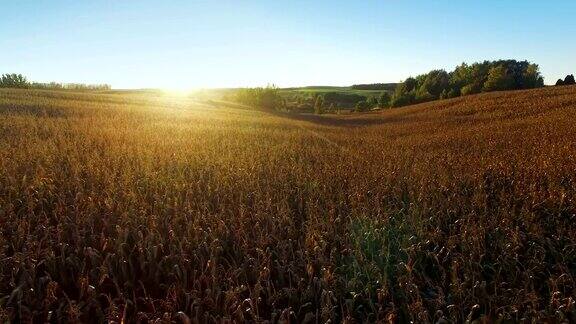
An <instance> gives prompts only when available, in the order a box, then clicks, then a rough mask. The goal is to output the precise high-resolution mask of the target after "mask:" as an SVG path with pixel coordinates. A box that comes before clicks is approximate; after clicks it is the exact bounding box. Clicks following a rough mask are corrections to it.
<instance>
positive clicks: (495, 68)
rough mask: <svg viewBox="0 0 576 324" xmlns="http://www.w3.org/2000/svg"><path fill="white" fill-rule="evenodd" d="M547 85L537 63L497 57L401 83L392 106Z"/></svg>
mask: <svg viewBox="0 0 576 324" xmlns="http://www.w3.org/2000/svg"><path fill="white" fill-rule="evenodd" d="M543 86H544V79H543V77H542V75H541V74H540V69H539V67H538V65H537V64H534V63H530V62H528V61H516V60H498V61H484V62H478V63H474V64H471V65H468V64H466V63H462V64H461V65H459V66H457V67H456V68H455V69H454V71H451V72H446V71H445V70H433V71H430V72H429V73H426V74H422V75H419V76H417V77H410V78H408V79H406V80H405V81H404V82H402V83H400V84H399V85H398V86H397V87H396V89H395V90H394V94H393V95H392V98H391V100H390V105H391V106H392V107H400V106H406V105H410V104H415V103H421V102H426V101H431V100H436V99H447V98H454V97H459V96H466V95H471V94H476V93H481V92H491V91H502V90H518V89H532V88H539V87H543Z"/></svg>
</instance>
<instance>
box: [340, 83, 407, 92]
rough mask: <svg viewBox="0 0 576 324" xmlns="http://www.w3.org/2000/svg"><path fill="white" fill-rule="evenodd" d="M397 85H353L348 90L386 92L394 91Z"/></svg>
mask: <svg viewBox="0 0 576 324" xmlns="http://www.w3.org/2000/svg"><path fill="white" fill-rule="evenodd" d="M397 85H398V84H397V83H369V84H354V85H352V86H351V87H350V88H351V89H353V90H387V91H394V90H395V89H396V86H397Z"/></svg>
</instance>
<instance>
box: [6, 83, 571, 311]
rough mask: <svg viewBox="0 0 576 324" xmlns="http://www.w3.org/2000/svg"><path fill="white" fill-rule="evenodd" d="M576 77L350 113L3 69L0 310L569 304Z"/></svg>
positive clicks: (552, 307)
mask: <svg viewBox="0 0 576 324" xmlns="http://www.w3.org/2000/svg"><path fill="white" fill-rule="evenodd" d="M575 125H576V87H555V88H545V89H539V90H530V91H517V92H502V93H490V94H484V95H478V96H471V97H463V98H456V99H451V100H446V101H438V102H432V103H427V104H422V105H417V106H413V107H407V108H401V109H394V110H389V111H385V112H383V113H369V114H358V115H353V116H320V117H318V116H303V115H300V116H298V115H284V114H270V113H264V112H257V111H249V110H240V109H234V108H226V107H211V106H203V105H200V104H198V103H195V102H193V101H191V100H189V99H185V98H176V97H168V96H166V97H163V96H147V95H143V94H129V95H120V94H113V95H106V94H82V93H70V92H50V91H26V90H0V261H1V262H0V320H2V321H5V320H11V321H13V322H22V321H27V320H29V319H34V320H35V321H38V322H43V321H47V320H56V319H62V320H68V321H81V322H86V321H104V320H110V321H117V322H119V321H124V322H126V321H128V322H132V321H135V320H137V319H139V320H141V321H145V320H147V321H153V320H156V319H159V320H163V321H173V322H186V321H187V320H189V321H191V322H217V321H222V320H235V321H239V322H243V321H265V320H271V321H278V320H292V321H295V322H306V321H312V322H314V321H322V322H326V321H327V320H332V321H333V322H340V321H343V320H344V319H355V320H357V321H359V322H362V321H369V322H374V321H378V320H379V321H392V322H406V321H409V320H412V321H414V322H435V321H438V320H440V319H445V320H448V321H453V322H462V321H465V320H467V319H469V320H475V319H480V318H484V319H510V320H514V321H520V320H521V319H537V321H544V320H549V321H552V322H554V321H560V320H571V321H574V320H576V318H575V309H574V307H575V305H574V296H575V295H576V282H575V276H576V201H575V199H576V197H575V194H576V173H575V172H574V170H576V127H575Z"/></svg>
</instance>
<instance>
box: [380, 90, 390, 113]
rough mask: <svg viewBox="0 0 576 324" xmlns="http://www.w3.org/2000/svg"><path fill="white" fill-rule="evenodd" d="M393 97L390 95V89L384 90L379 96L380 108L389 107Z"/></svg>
mask: <svg viewBox="0 0 576 324" xmlns="http://www.w3.org/2000/svg"><path fill="white" fill-rule="evenodd" d="M391 99H392V98H391V97H390V94H389V93H388V91H383V92H382V93H381V94H380V97H378V108H381V109H384V108H389V107H390V100H391Z"/></svg>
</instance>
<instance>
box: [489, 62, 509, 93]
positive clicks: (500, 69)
mask: <svg viewBox="0 0 576 324" xmlns="http://www.w3.org/2000/svg"><path fill="white" fill-rule="evenodd" d="M513 83H514V80H513V78H512V76H511V75H510V74H508V70H507V69H506V67H505V66H503V65H499V66H496V67H493V68H491V69H490V71H489V72H488V78H487V80H486V82H484V87H483V88H482V91H499V90H508V89H511V88H512V87H513Z"/></svg>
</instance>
